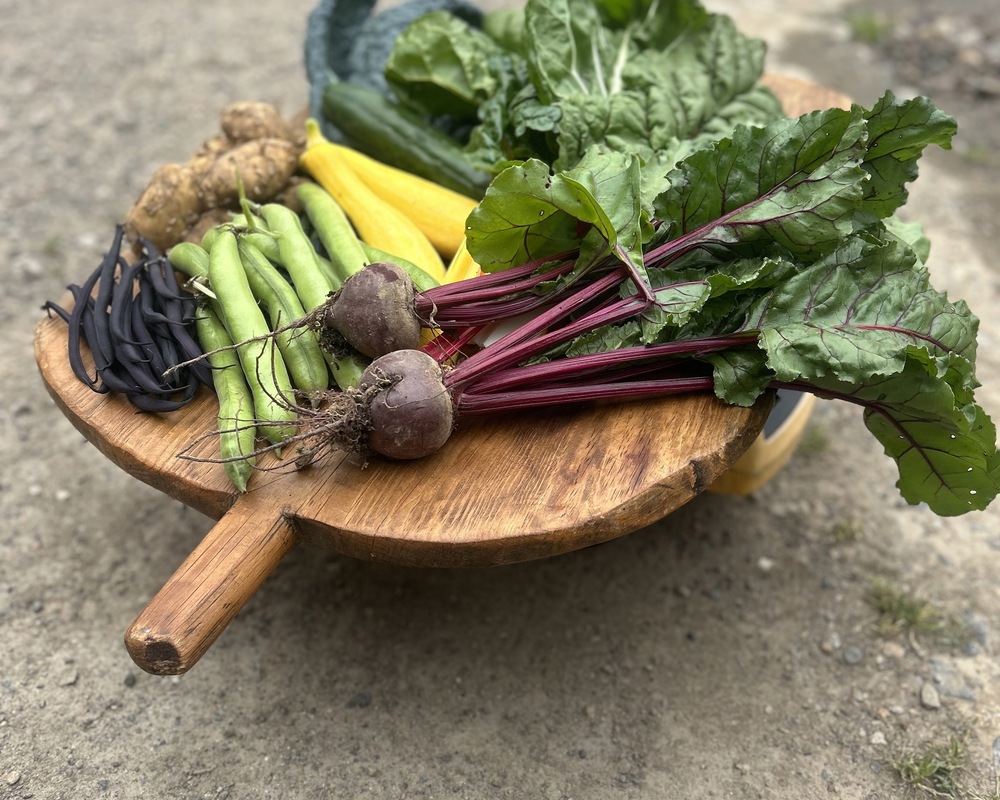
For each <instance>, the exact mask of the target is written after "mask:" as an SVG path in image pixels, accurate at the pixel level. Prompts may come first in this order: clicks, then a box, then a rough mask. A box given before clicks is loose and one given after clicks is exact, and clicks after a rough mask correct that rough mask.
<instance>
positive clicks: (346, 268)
mask: <svg viewBox="0 0 1000 800" xmlns="http://www.w3.org/2000/svg"><path fill="white" fill-rule="evenodd" d="M296 196H297V197H298V199H299V202H300V203H302V208H303V209H304V210H305V212H306V216H307V217H308V218H309V220H310V221H311V222H312V224H313V227H314V228H315V229H316V236H317V237H319V240H320V242H322V244H323V248H324V249H325V250H326V254H327V256H328V257H329V259H330V262H331V263H332V264H333V267H334V272H335V273H336V275H337V276H338V278H339V279H340V283H343V282H344V281H346V280H347V279H348V278H349V277H351V275H353V274H354V273H355V272H358V271H359V270H361V269H363V268H364V267H365V265H366V264H368V262H369V258H368V255H367V254H366V253H365V250H364V247H363V246H362V244H361V241H360V240H359V239H358V236H357V234H356V233H355V232H354V228H353V227H352V226H351V222H350V220H348V218H347V215H346V214H345V213H344V210H343V209H342V208H341V207H340V204H339V203H337V201H336V200H334V199H333V197H332V195H331V194H330V193H329V192H328V191H326V189H324V188H323V187H322V186H320V185H318V184H316V183H310V182H306V183H302V184H300V185H299V187H298V189H296Z"/></svg>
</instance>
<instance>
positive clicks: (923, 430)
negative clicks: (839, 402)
mask: <svg viewBox="0 0 1000 800" xmlns="http://www.w3.org/2000/svg"><path fill="white" fill-rule="evenodd" d="M825 388H826V390H827V391H828V392H829V396H832V397H835V398H838V399H843V400H850V401H853V402H860V403H862V404H863V405H865V406H866V409H865V413H864V421H865V425H866V426H867V427H868V430H870V431H871V432H872V434H873V435H874V436H875V438H876V439H878V441H879V442H880V443H881V444H882V447H883V448H884V450H885V453H886V455H888V456H890V457H891V458H892V459H893V460H894V461H895V462H896V464H897V467H898V469H899V481H898V482H897V484H896V485H897V486H898V488H899V491H900V493H901V494H902V496H903V498H904V499H905V500H906V501H907V502H908V503H912V504H916V503H926V504H927V505H928V506H929V507H930V508H931V510H932V511H934V512H935V513H937V514H940V515H943V516H954V515H958V514H964V513H966V512H969V511H974V510H979V509H983V508H986V506H987V505H989V503H990V502H991V501H992V500H993V499H994V498H995V497H996V495H997V491H998V488H1000V455H998V453H997V448H996V429H995V427H994V425H993V423H992V422H991V420H990V419H989V417H988V416H987V415H986V413H985V412H984V411H983V410H982V409H981V408H979V407H978V406H975V405H963V404H960V403H956V399H955V396H954V395H953V393H952V392H951V390H950V387H949V386H948V385H947V384H946V383H944V382H942V381H941V380H939V379H938V378H937V377H936V376H935V375H933V374H930V373H928V372H927V370H926V369H925V368H924V365H922V364H921V363H919V362H918V361H910V362H908V363H907V365H906V366H905V368H904V369H903V370H902V371H901V372H899V373H896V374H894V375H892V376H889V377H886V378H883V379H881V380H877V381H871V382H869V383H867V384H865V385H851V384H838V383H836V382H830V383H829V385H827V386H826V387H825Z"/></svg>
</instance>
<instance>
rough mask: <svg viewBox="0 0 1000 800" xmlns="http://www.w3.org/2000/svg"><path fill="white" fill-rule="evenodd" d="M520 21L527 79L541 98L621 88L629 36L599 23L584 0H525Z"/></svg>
mask: <svg viewBox="0 0 1000 800" xmlns="http://www.w3.org/2000/svg"><path fill="white" fill-rule="evenodd" d="M524 27H525V36H524V42H525V51H526V55H527V59H528V67H529V70H530V73H531V82H532V83H533V84H534V85H535V88H536V89H537V90H538V94H539V97H541V99H542V101H543V102H546V103H553V102H555V101H557V100H559V99H561V98H563V97H568V96H572V95H577V94H588V95H590V94H593V95H608V94H614V93H616V92H618V91H620V90H621V71H622V68H623V67H624V64H625V62H626V60H627V58H628V52H629V39H628V37H627V36H626V35H624V34H623V33H622V32H621V31H612V30H611V29H610V28H607V27H605V25H604V24H603V21H602V20H601V18H600V14H599V10H598V8H597V7H596V6H595V5H594V4H593V3H592V2H589V0H528V2H527V4H526V5H525V16H524Z"/></svg>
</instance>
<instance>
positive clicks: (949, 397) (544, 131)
mask: <svg viewBox="0 0 1000 800" xmlns="http://www.w3.org/2000/svg"><path fill="white" fill-rule="evenodd" d="M425 7H426V2H425V4H424V5H422V6H421V8H425ZM352 8H353V9H354V11H356V12H358V15H357V19H356V20H355V24H358V23H359V21H360V20H364V19H365V18H366V15H367V12H368V9H370V4H365V3H362V4H360V5H356V6H352V5H351V4H350V3H346V4H336V3H333V4H331V3H330V2H323V3H321V4H320V6H319V7H318V8H317V11H316V12H314V14H313V16H312V17H311V19H310V25H311V26H312V27H311V31H310V36H309V38H308V39H307V64H308V65H309V72H308V74H309V78H310V80H311V81H312V84H313V85H312V89H313V93H312V96H313V107H312V109H313V114H314V115H315V116H316V118H315V119H311V120H309V121H308V122H307V124H306V126H305V131H304V134H305V136H304V139H305V146H304V149H303V150H302V152H301V154H300V156H299V159H298V171H299V173H300V175H299V177H298V180H297V185H296V188H295V197H294V200H293V201H292V200H287V201H286V200H282V201H279V200H274V199H271V200H261V199H260V198H254V197H249V196H248V195H247V193H244V195H243V196H242V198H241V200H242V205H241V210H240V212H239V213H238V214H229V215H227V218H226V219H225V220H224V221H222V222H221V223H218V224H215V225H214V226H211V227H209V228H208V229H207V232H205V234H204V236H203V237H202V238H201V239H200V241H199V242H198V243H195V242H191V241H189V242H185V243H181V244H176V245H175V246H173V247H172V249H171V250H170V251H169V258H170V262H171V264H172V265H173V266H174V267H175V268H176V269H177V270H178V271H180V272H182V273H184V274H185V275H187V276H188V277H189V278H190V280H191V282H192V285H191V288H192V290H195V291H198V292H199V293H201V294H203V295H204V296H205V298H206V299H204V300H203V301H202V304H203V305H202V311H201V313H200V314H199V315H198V319H197V333H198V338H199V342H200V345H201V348H202V350H204V351H205V352H204V354H203V355H196V356H193V357H192V361H193V363H194V364H202V365H203V362H204V361H208V362H209V363H210V364H211V366H212V368H213V369H212V371H211V378H212V381H211V382H212V384H213V386H214V388H215V390H216V393H217V394H218V396H219V401H220V411H219V419H218V424H219V432H218V433H219V438H220V457H219V459H217V460H218V461H221V462H222V463H223V464H225V466H226V470H227V472H228V474H229V475H230V477H231V479H232V480H233V483H234V484H235V485H236V486H237V487H239V488H240V489H241V490H243V489H245V488H246V486H247V481H248V479H249V478H250V476H251V474H252V470H253V469H254V461H255V459H256V458H257V457H258V456H259V455H260V453H261V452H262V451H264V450H279V449H280V450H284V449H286V448H287V449H289V450H291V452H293V454H294V456H295V458H294V463H295V464H296V465H298V466H302V465H305V464H308V463H311V462H312V461H313V460H315V458H317V457H318V456H319V455H321V454H322V453H323V452H326V451H327V450H328V449H330V448H350V449H353V450H356V451H357V452H359V453H362V454H364V455H366V456H374V455H380V456H384V457H388V458H393V459H414V458H422V457H424V456H426V455H429V454H430V453H433V452H435V451H436V450H437V449H438V448H440V447H442V446H444V445H445V443H446V442H447V440H448V438H449V437H450V436H451V434H452V432H453V429H454V428H455V426H456V424H458V421H460V420H461V418H462V417H463V416H466V415H472V414H488V413H490V414H492V413H498V412H509V411H520V410H524V409H529V408H536V407H542V406H559V405H566V404H579V403H586V402H590V401H594V400H619V401H624V400H628V399H634V398H640V397H650V396H662V395H669V394H677V393H682V392H694V391H698V392H706V391H711V392H714V393H715V395H716V396H718V397H719V398H721V399H723V400H725V401H726V402H729V403H732V404H736V405H742V406H747V405H751V404H753V403H755V402H757V401H758V400H759V399H760V398H761V396H762V395H764V394H765V393H766V392H769V391H772V390H774V389H791V390H796V391H809V392H812V393H814V394H816V395H818V396H820V397H823V398H828V399H838V400H842V401H845V402H850V403H853V404H856V405H858V406H860V407H861V408H862V409H863V414H864V421H865V424H866V426H867V427H868V429H869V430H870V432H871V433H872V434H873V435H874V436H875V437H876V439H877V440H878V441H879V442H880V443H881V445H882V447H883V449H884V450H885V452H886V454H887V455H888V456H889V457H891V458H893V459H894V461H895V462H896V464H897V466H898V469H899V476H900V478H899V482H898V487H899V490H900V492H901V494H902V496H903V497H904V498H905V499H906V500H907V501H908V502H910V503H921V502H922V503H926V504H927V505H928V506H929V507H930V508H931V509H932V510H934V511H935V512H936V513H938V514H942V515H953V514H962V513H966V512H968V511H972V510H978V509H983V508H985V507H986V506H988V505H989V504H990V502H991V501H992V500H993V499H994V498H995V496H996V494H997V492H998V490H1000V453H998V450H997V445H996V430H995V427H994V425H993V423H992V422H991V420H990V418H989V416H988V415H987V414H986V412H985V411H984V410H983V409H982V408H981V407H980V406H979V405H978V404H977V403H976V400H975V390H976V388H977V387H978V385H979V384H978V382H977V379H976V376H975V357H976V333H977V328H978V320H977V319H976V317H975V316H974V315H973V314H972V313H971V311H970V309H969V308H968V307H967V305H966V304H965V303H964V302H962V301H952V300H950V299H949V298H948V297H947V296H946V295H944V294H943V293H941V292H938V291H937V290H935V289H934V288H933V286H932V285H931V282H930V276H929V273H928V270H927V267H926V266H925V264H926V261H927V258H928V255H929V243H928V241H927V239H926V237H925V236H924V234H923V232H922V230H921V228H920V227H919V225H916V224H912V223H904V222H903V221H901V219H900V218H899V217H898V216H897V214H898V212H899V209H900V208H902V207H903V206H904V205H905V202H906V199H907V186H908V184H909V183H910V182H912V181H913V180H914V179H915V178H916V177H917V174H918V171H917V164H918V161H919V158H920V156H921V154H922V153H923V151H924V149H925V148H927V147H928V146H931V145H935V146H938V147H942V148H945V149H947V148H950V146H951V140H952V137H953V136H954V134H955V132H956V123H955V120H954V119H952V118H951V117H950V116H948V115H947V114H945V113H944V112H942V111H940V110H939V109H937V108H936V107H935V106H934V105H933V104H932V103H931V102H930V101H929V100H927V99H926V98H920V97H918V98H914V99H909V100H899V99H897V98H896V97H894V96H893V95H892V94H891V93H886V94H885V96H883V97H882V98H880V99H879V100H878V101H877V102H875V103H874V104H873V105H872V106H870V107H863V106H861V105H854V106H852V107H851V108H848V109H840V108H836V109H827V110H821V111H817V112H814V113H810V114H806V115H803V116H801V117H798V118H789V117H787V116H785V114H784V113H783V112H782V110H781V108H780V106H779V104H778V102H777V100H776V99H775V98H774V96H773V95H772V94H771V93H770V92H769V91H768V90H767V89H765V88H763V87H762V86H761V84H760V82H759V79H760V76H761V72H762V68H763V59H764V50H763V46H762V45H761V43H760V42H758V41H756V40H753V39H749V38H747V37H745V36H743V35H742V34H740V33H739V32H738V31H737V30H736V29H735V27H734V26H733V25H732V22H731V21H730V20H729V19H728V18H725V17H722V16H720V15H715V14H710V13H708V12H707V11H705V10H704V9H703V8H702V7H701V6H700V5H699V4H698V3H697V2H695V0H672V2H659V3H658V2H638V3H633V4H629V5H628V6H627V8H626V7H625V6H622V5H621V4H619V3H614V2H612V1H611V0H545V1H544V2H543V1H542V0H528V1H527V3H526V5H525V6H524V7H523V8H521V9H515V10H510V11H504V12H495V13H493V14H487V15H485V16H469V15H467V14H465V13H464V12H461V9H460V8H458V9H457V10H458V11H460V12H461V13H452V12H450V11H447V10H437V11H432V12H430V13H426V14H415V15H414V16H413V21H412V23H411V24H408V25H407V26H406V27H405V29H403V30H402V32H401V33H399V35H398V36H397V37H395V38H394V40H393V44H392V47H391V49H390V48H387V52H388V55H387V57H386V59H385V63H384V67H383V69H384V72H383V73H382V76H383V77H384V81H383V82H382V83H381V84H378V83H376V84H374V85H373V84H372V83H370V82H369V83H365V84H364V85H362V84H361V83H358V82H356V81H354V80H352V79H350V75H349V73H348V72H346V71H345V70H343V69H337V68H336V67H337V66H341V67H343V64H342V63H341V62H342V60H343V59H342V55H343V54H342V53H340V51H338V50H337V48H336V46H335V45H336V44H337V42H336V41H335V40H331V38H330V33H331V30H332V27H336V26H331V19H332V17H331V14H334V12H336V13H337V14H340V15H341V18H342V17H343V15H345V14H348V15H349V13H348V12H349V11H350V10H351V9H352ZM362 12H363V13H362ZM373 19H377V17H375V18H373ZM317 27H318V28H319V29H321V30H322V34H323V35H319V34H317V32H316V28H317ZM341 27H342V28H343V30H341V33H342V35H343V36H348V37H349V36H350V35H351V33H352V31H351V28H350V26H341ZM323 47H327V48H329V51H328V52H326V53H325V54H324V53H322V48H323ZM317 49H319V51H320V55H325V58H320V57H318V56H317ZM338 59H339V60H338ZM317 65H319V66H317ZM324 132H325V134H326V135H324ZM334 140H336V141H334ZM345 143H346V144H345ZM81 291H82V290H81ZM82 296H85V294H83V295H81V294H80V293H79V292H78V293H77V299H78V300H79V299H80V297H82ZM189 366H191V365H190V364H187V363H177V364H175V365H174V366H173V367H171V368H169V369H168V372H169V373H171V374H173V373H175V372H176V371H178V370H180V369H186V368H188V367H189ZM608 413H613V411H609V412H608ZM259 437H264V438H265V439H266V440H267V442H268V443H267V444H265V445H263V446H258V441H259Z"/></svg>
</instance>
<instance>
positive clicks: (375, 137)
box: [323, 81, 493, 200]
mask: <svg viewBox="0 0 1000 800" xmlns="http://www.w3.org/2000/svg"><path fill="white" fill-rule="evenodd" d="M323 114H324V116H325V117H326V118H327V119H328V120H329V122H330V123H331V124H332V125H334V126H335V127H336V128H337V129H338V130H339V131H340V132H341V133H342V134H343V135H344V137H345V138H346V140H347V143H348V144H349V145H350V146H351V147H354V148H355V149H356V150H360V151H361V152H362V153H365V154H367V155H369V156H371V157H372V158H375V159H378V160H379V161H382V162H383V163H385V164H390V165H391V166H394V167H397V168H399V169H402V170H406V171H407V172H411V173H413V174H414V175H419V176H420V177H422V178H426V179H427V180H431V181H434V182H435V183H437V184H440V185H441V186H446V187H448V188H449V189H452V190H454V191H456V192H461V193H462V194H464V195H466V196H468V197H471V198H473V199H475V200H479V199H481V198H482V196H483V194H484V193H485V191H486V187H487V186H488V185H489V182H490V179H491V178H492V177H493V176H492V175H491V174H490V173H489V172H487V171H485V170H482V169H479V168H478V167H476V166H475V165H474V164H472V163H471V161H470V160H469V157H468V155H467V154H466V153H465V151H464V150H462V148H461V146H460V145H459V144H458V143H457V142H456V141H455V140H453V139H450V138H449V137H448V136H446V135H445V134H443V133H442V132H441V131H439V130H437V129H436V128H434V127H433V126H432V125H431V124H430V123H428V122H426V121H425V120H424V119H423V118H422V117H420V116H419V115H417V114H414V113H413V112H411V111H409V110H408V109H405V108H403V107H402V106H400V105H399V104H397V103H394V102H392V101H391V100H390V99H389V98H387V97H385V96H384V95H382V94H380V93H379V92H376V91H374V90H372V89H369V88H368V87H365V86H360V85H357V84H353V83H347V82H344V81H332V82H331V83H329V84H328V85H327V86H326V89H325V90H324V91H323Z"/></svg>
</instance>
